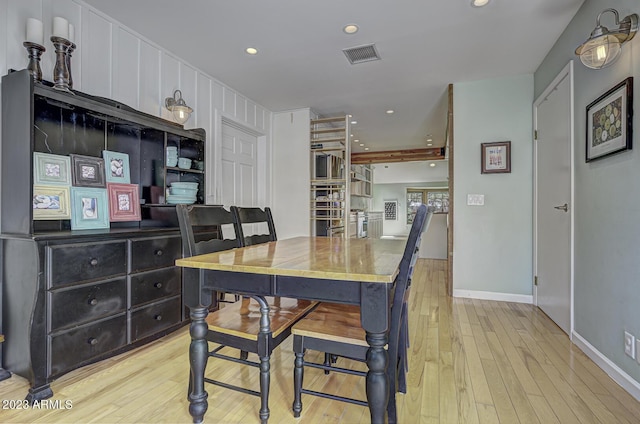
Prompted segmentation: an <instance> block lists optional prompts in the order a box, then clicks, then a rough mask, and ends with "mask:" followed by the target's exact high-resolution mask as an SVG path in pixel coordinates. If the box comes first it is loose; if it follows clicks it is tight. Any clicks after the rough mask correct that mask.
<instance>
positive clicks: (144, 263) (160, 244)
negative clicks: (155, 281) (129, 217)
mask: <svg viewBox="0 0 640 424" xmlns="http://www.w3.org/2000/svg"><path fill="white" fill-rule="evenodd" d="M181 257H182V252H181V247H180V236H179V235H176V236H168V237H167V236H163V237H153V238H145V239H135V240H131V272H138V271H143V270H145V269H153V268H164V267H167V266H173V265H175V261H176V259H178V258H181Z"/></svg>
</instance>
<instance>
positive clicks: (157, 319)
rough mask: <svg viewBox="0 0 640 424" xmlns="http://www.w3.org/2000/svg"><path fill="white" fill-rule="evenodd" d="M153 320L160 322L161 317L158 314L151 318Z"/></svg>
mask: <svg viewBox="0 0 640 424" xmlns="http://www.w3.org/2000/svg"><path fill="white" fill-rule="evenodd" d="M153 319H155V320H156V321H162V315H160V314H158V315H156V316H155V317H153Z"/></svg>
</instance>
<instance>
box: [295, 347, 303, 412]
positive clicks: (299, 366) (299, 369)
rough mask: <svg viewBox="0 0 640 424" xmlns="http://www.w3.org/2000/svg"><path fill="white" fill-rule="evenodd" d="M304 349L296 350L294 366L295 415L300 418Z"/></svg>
mask: <svg viewBox="0 0 640 424" xmlns="http://www.w3.org/2000/svg"><path fill="white" fill-rule="evenodd" d="M303 364H304V351H303V352H302V353H298V352H296V359H295V361H294V365H295V367H294V368H293V416H294V417H296V418H298V417H299V416H300V413H301V412H302V380H303V379H304V366H303Z"/></svg>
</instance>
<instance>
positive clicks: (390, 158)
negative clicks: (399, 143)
mask: <svg viewBox="0 0 640 424" xmlns="http://www.w3.org/2000/svg"><path fill="white" fill-rule="evenodd" d="M440 159H444V147H431V148H427V149H405V150H386V151H383V152H362V153H351V163H352V164H363V163H389V162H410V161H418V160H440Z"/></svg>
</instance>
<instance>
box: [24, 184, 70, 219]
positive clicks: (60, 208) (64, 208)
mask: <svg viewBox="0 0 640 424" xmlns="http://www.w3.org/2000/svg"><path fill="white" fill-rule="evenodd" d="M32 199H33V219H34V220H51V219H71V208H70V202H69V187H68V186H66V187H65V186H46V185H34V186H33V197H32Z"/></svg>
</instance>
